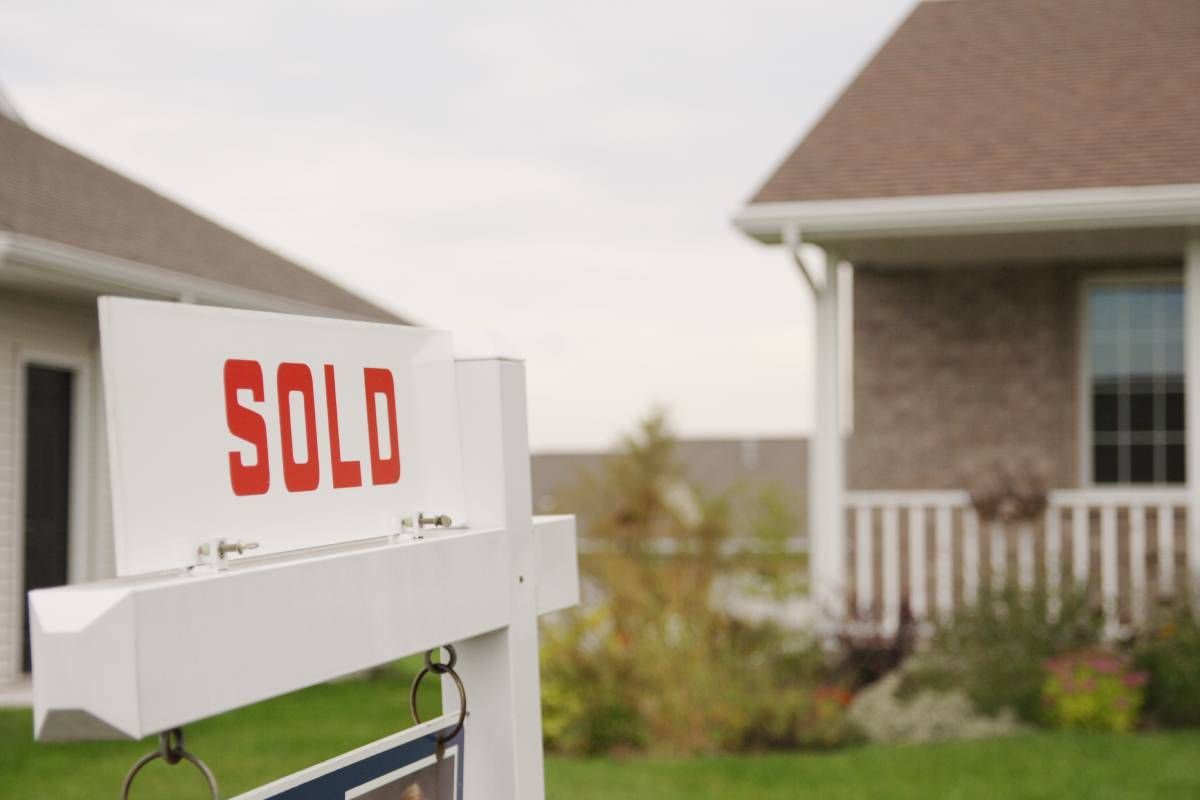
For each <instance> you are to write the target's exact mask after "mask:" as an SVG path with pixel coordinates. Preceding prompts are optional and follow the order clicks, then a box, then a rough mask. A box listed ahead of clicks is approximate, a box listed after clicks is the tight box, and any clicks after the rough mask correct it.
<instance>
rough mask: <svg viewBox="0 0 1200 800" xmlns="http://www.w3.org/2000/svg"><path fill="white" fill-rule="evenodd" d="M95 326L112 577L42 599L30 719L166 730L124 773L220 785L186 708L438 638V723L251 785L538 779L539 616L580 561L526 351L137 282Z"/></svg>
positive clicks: (72, 731)
mask: <svg viewBox="0 0 1200 800" xmlns="http://www.w3.org/2000/svg"><path fill="white" fill-rule="evenodd" d="M100 330H101V350H102V358H103V376H104V392H105V394H104V397H105V408H106V414H107V423H108V441H109V458H110V476H111V483H112V487H111V488H112V499H113V525H114V539H115V544H116V556H117V566H118V577H117V578H116V579H114V580H110V581H103V582H99V583H94V584H83V585H74V586H68V587H60V588H56V589H44V590H37V591H34V592H31V593H30V598H29V601H30V606H29V607H30V626H31V638H32V649H33V681H34V729H35V731H34V732H35V737H36V738H37V739H39V740H67V739H111V738H141V737H143V736H147V735H150V734H156V733H157V734H159V741H160V744H159V748H158V749H157V750H154V751H151V752H149V753H147V754H146V756H145V757H143V759H141V760H140V761H139V762H137V763H136V764H135V765H134V766H133V768H132V769H131V771H130V773H129V775H128V776H127V779H126V784H125V787H124V788H125V790H126V791H128V790H129V785H130V784H131V783H132V782H133V781H134V780H135V779H136V776H137V774H138V771H139V770H140V769H141V768H142V767H143V766H144V765H145V764H147V763H150V762H151V761H154V760H156V759H159V758H161V759H163V760H164V761H166V762H167V763H169V764H177V763H182V762H188V763H191V764H193V765H194V766H196V767H198V768H200V769H201V771H202V772H204V774H205V775H206V777H207V778H209V779H210V784H211V786H212V791H213V794H214V796H215V795H216V792H217V788H216V787H217V780H218V779H219V776H220V772H221V765H220V764H212V765H205V762H204V761H203V754H202V753H195V754H193V753H191V752H190V751H188V750H186V749H185V747H184V731H183V728H184V727H185V726H186V725H188V724H190V723H192V722H195V721H197V720H201V719H205V718H207V717H211V716H214V715H216V714H220V713H223V712H225V711H229V710H231V709H234V708H239V707H242V706H246V705H250V704H252V703H256V702H259V701H261V700H266V699H268V698H271V697H276V696H279V695H282V694H285V693H287V692H291V691H295V690H297V689H301V688H304V687H306V686H312V685H314V684H317V683H320V682H323V681H327V680H331V679H333V678H337V677H340V676H344V675H348V674H352V673H355V672H358V671H361V670H364V669H368V668H371V667H374V666H378V665H380V664H384V663H386V662H389V661H392V660H395V659H397V658H402V657H404V656H408V655H411V654H414V653H420V652H427V656H426V665H427V666H426V670H425V673H424V674H427V675H428V676H430V677H435V678H439V679H440V680H441V683H442V695H443V706H444V707H445V709H446V716H445V717H443V718H439V719H438V720H433V721H431V722H429V723H425V724H419V725H418V726H417V727H415V728H412V729H410V730H408V731H404V732H401V733H398V734H396V735H395V736H391V737H388V738H386V739H383V740H381V741H379V742H375V743H374V744H367V743H364V746H363V747H362V748H361V749H359V750H356V751H353V752H352V753H348V754H346V755H345V756H341V757H339V758H337V759H334V760H332V761H330V762H327V763H325V764H321V765H318V766H316V767H313V768H311V769H309V770H305V771H303V772H301V773H297V774H296V775H293V776H291V777H288V778H282V779H280V780H278V781H276V782H275V783H272V784H269V785H268V786H265V787H263V788H262V789H259V790H255V791H254V792H251V793H249V794H248V795H245V796H244V797H245V798H247V800H249V799H250V798H254V800H258V799H259V798H264V799H265V798H275V797H279V798H284V797H287V798H300V797H304V798H327V797H329V798H332V797H336V798H338V799H339V800H343V798H348V797H364V798H372V799H374V798H403V800H412V798H419V797H424V798H429V800H441V799H442V798H451V797H452V798H459V797H475V796H478V797H488V798H495V799H496V800H516V799H517V798H520V799H521V800H525V799H526V798H539V797H542V796H544V785H543V777H542V749H541V714H540V702H539V688H538V659H537V617H538V615H539V614H544V613H549V612H551V611H556V610H559V609H562V608H566V607H569V606H571V605H574V604H575V603H577V602H578V595H579V580H578V568H577V563H576V549H575V523H574V518H573V517H569V516H562V517H538V518H534V517H533V516H532V512H531V508H530V487H529V449H528V434H527V429H526V408H525V376H524V365H523V364H522V363H521V362H520V361H518V360H514V359H512V358H510V357H505V356H504V355H502V354H500V353H497V352H496V351H495V350H490V349H489V346H488V343H487V342H486V341H484V342H478V341H476V342H466V341H464V340H462V339H456V337H454V336H453V335H451V334H449V333H445V332H440V331H432V330H426V329H418V328H411V327H405V326H396V325H384V324H376V323H363V322H348V321H341V320H329V319H318V318H308V317H297V316H288V315H281V314H267V313H259V312H249V311H237V310H231V309H218V308H203V307H198V306H186V305H180V304H172V303H158V302H149V301H140V300H129V299H115V298H102V299H101V301H100ZM183 631H185V632H186V635H185V634H183V633H181V632H183ZM443 646H446V651H445V652H447V653H449V654H450V659H449V661H448V662H445V663H443V662H438V661H431V660H430V655H429V653H430V652H431V651H435V650H436V649H438V648H440V647H443ZM414 692H415V687H414ZM468 708H469V709H470V710H469V713H468ZM347 713H353V709H347ZM414 716H415V709H414ZM448 730H449V731H450V733H448ZM468 739H469V740H470V742H471V751H472V757H471V759H469V760H468V759H466V758H464V754H465V748H466V743H467V740H468ZM431 743H432V744H431ZM430 748H432V749H430ZM431 756H432V757H433V761H429V760H428V759H429V758H430V757H431ZM210 767H211V769H210ZM447 776H453V779H450V778H448V777H447ZM187 779H188V777H187V776H182V775H181V777H180V780H187ZM356 781H357V783H356ZM135 794H136V792H135Z"/></svg>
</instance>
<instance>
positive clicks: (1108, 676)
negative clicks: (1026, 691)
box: [1042, 650, 1146, 732]
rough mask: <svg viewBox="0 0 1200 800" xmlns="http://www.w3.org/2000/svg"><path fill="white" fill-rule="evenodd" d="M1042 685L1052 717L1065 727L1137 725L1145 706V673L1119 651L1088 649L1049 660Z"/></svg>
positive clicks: (1129, 727) (1102, 728)
mask: <svg viewBox="0 0 1200 800" xmlns="http://www.w3.org/2000/svg"><path fill="white" fill-rule="evenodd" d="M1046 670H1047V672H1048V673H1049V674H1048V677H1047V679H1046V683H1045V686H1044V687H1043V690H1042V701H1043V703H1044V705H1045V712H1046V717H1047V721H1048V722H1049V723H1050V724H1052V725H1053V726H1054V727H1056V728H1061V729H1065V730H1088V731H1116V732H1125V731H1129V730H1132V729H1133V728H1134V727H1135V726H1136V725H1137V720H1138V713H1139V712H1140V711H1141V707H1142V699H1143V687H1144V686H1145V684H1146V673H1144V672H1135V671H1134V670H1132V669H1131V668H1130V664H1129V659H1128V658H1126V657H1125V656H1122V655H1120V654H1118V653H1110V652H1104V651H1100V650H1085V651H1083V652H1078V653H1068V654H1067V655H1064V656H1060V657H1059V658H1054V659H1051V660H1050V661H1047V662H1046Z"/></svg>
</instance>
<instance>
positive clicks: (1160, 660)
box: [1134, 609, 1200, 727]
mask: <svg viewBox="0 0 1200 800" xmlns="http://www.w3.org/2000/svg"><path fill="white" fill-rule="evenodd" d="M1134 658H1135V663H1136V665H1137V667H1138V668H1139V669H1141V670H1144V671H1145V672H1146V673H1147V675H1149V682H1148V683H1147V685H1146V705H1145V711H1146V713H1147V714H1148V715H1149V716H1150V717H1151V718H1152V719H1153V720H1154V721H1155V722H1156V723H1158V724H1160V725H1165V726H1168V727H1184V726H1200V625H1198V624H1197V621H1196V617H1195V615H1193V614H1192V613H1191V612H1189V611H1188V610H1187V609H1182V610H1180V611H1178V612H1176V613H1174V614H1172V615H1171V618H1170V619H1168V621H1166V622H1165V623H1164V624H1162V625H1159V626H1158V627H1157V628H1156V629H1155V630H1153V631H1152V632H1151V633H1150V634H1149V635H1147V636H1146V637H1145V638H1144V639H1143V640H1142V641H1140V642H1139V643H1138V645H1137V647H1136V649H1135V651H1134Z"/></svg>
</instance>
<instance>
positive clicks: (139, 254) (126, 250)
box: [0, 115, 402, 322]
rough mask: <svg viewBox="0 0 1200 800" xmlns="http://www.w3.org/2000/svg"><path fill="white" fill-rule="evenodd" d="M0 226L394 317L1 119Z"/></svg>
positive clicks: (339, 308) (345, 309) (340, 308)
mask: <svg viewBox="0 0 1200 800" xmlns="http://www.w3.org/2000/svg"><path fill="white" fill-rule="evenodd" d="M0 231H8V232H12V233H18V234H24V235H28V236H33V237H37V238H40V239H46V240H49V241H53V242H59V243H62V244H66V245H71V246H73V247H79V248H83V249H85V250H90V251H93V252H97V253H103V254H105V255H109V256H115V257H117V258H122V259H127V260H129V261H134V262H137V263H141V264H147V265H150V266H154V267H160V268H164V269H168V270H174V271H176V272H179V273H184V274H187V275H192V276H196V277H200V278H204V279H206V280H210V281H218V282H220V283H224V284H228V285H231V286H236V287H241V288H244V289H251V290H254V291H257V292H262V293H265V294H270V295H275V296H279V297H285V298H288V299H291V300H298V301H300V302H303V303H307V304H311V305H314V306H319V307H322V308H327V309H330V310H331V311H334V312H342V313H345V314H347V315H350V316H354V317H363V318H367V319H374V320H380V321H388V322H399V321H402V320H400V319H399V318H398V317H397V316H396V315H395V314H393V313H392V312H390V311H387V310H385V309H382V308H380V307H378V306H376V305H374V304H372V303H370V302H369V301H367V300H364V299H363V298H361V297H359V296H358V295H356V294H353V293H352V292H349V291H347V290H346V289H343V288H341V287H340V286H337V285H336V284H334V283H332V282H330V281H328V280H326V279H324V278H322V277H320V276H319V275H316V274H315V273H313V272H310V271H309V270H307V269H305V268H303V267H301V266H299V265H298V264H295V263H293V262H291V261H289V260H287V259H285V258H283V257H281V256H279V255H277V254H275V253H273V252H271V251H270V250H268V249H266V248H264V247H261V246H260V245H257V244H255V243H254V242H252V241H250V240H248V239H246V238H244V237H242V236H239V235H238V234H236V233H234V232H232V231H230V230H228V229H227V228H223V227H222V226H220V225H218V224H216V223H215V222H212V221H211V220H208V219H206V218H204V217H202V216H200V215H199V214H196V213H195V212H192V211H190V210H188V209H187V208H184V207H183V206H181V205H180V204H178V203H176V202H174V201H172V200H169V199H167V198H166V197H163V196H162V195H160V194H158V193H157V192H154V191H152V190H150V189H148V188H146V187H145V186H142V185H141V184H139V183H137V182H135V181H132V180H130V179H128V178H126V177H124V176H122V175H120V174H118V173H116V172H114V171H112V170H110V169H108V168H106V167H103V166H101V165H100V164H97V163H96V162H94V161H92V160H91V159H88V158H85V157H84V156H81V155H79V154H78V153H75V152H73V151H71V150H69V149H67V148H66V147H63V146H62V145H60V144H58V143H56V142H54V141H52V140H50V139H48V138H46V137H45V136H43V135H41V134H40V133H38V132H36V131H34V130H32V129H31V128H28V127H26V126H25V125H22V124H20V123H19V122H17V121H15V120H13V119H10V118H8V117H6V116H3V115H0Z"/></svg>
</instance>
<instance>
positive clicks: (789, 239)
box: [782, 222, 826, 297]
mask: <svg viewBox="0 0 1200 800" xmlns="http://www.w3.org/2000/svg"><path fill="white" fill-rule="evenodd" d="M782 233H783V246H784V247H786V248H787V251H788V254H789V255H791V257H792V261H794V262H796V266H797V267H798V268H799V269H800V274H801V275H803V276H804V280H806V281H808V287H809V288H810V289H812V292H813V296H814V297H815V296H817V295H819V294H820V293H821V292H822V290H824V288H825V283H826V282H825V281H824V280H821V281H818V280H817V278H816V274H815V273H814V272H813V269H812V265H811V264H809V263H808V262H807V261H805V259H804V253H803V252H802V245H803V244H804V239H803V237H802V236H801V235H800V223H798V222H786V223H784V225H783V230H782Z"/></svg>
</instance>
